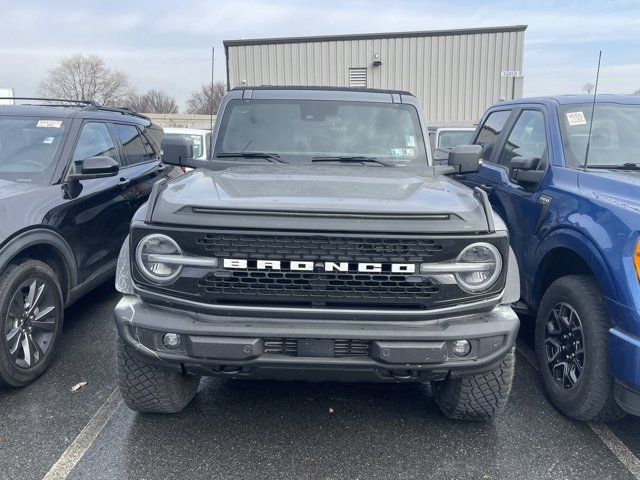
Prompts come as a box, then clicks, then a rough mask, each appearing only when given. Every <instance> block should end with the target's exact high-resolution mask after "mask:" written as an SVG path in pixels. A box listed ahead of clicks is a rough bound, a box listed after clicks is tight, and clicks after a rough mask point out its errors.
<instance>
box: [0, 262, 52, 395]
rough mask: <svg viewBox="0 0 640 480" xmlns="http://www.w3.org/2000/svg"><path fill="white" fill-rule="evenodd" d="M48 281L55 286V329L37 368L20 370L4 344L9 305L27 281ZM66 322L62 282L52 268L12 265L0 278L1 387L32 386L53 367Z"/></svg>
mask: <svg viewBox="0 0 640 480" xmlns="http://www.w3.org/2000/svg"><path fill="white" fill-rule="evenodd" d="M29 278H39V279H45V280H47V281H48V282H49V284H50V286H51V287H52V291H51V294H52V295H53V297H54V299H53V303H54V305H53V306H54V307H55V312H56V314H55V327H54V329H53V336H52V338H51V339H50V341H49V348H48V350H47V351H46V352H45V354H44V356H42V358H40V359H39V360H38V361H37V363H35V365H33V366H31V367H27V368H21V367H19V366H18V365H16V364H15V363H14V362H13V361H12V360H11V357H10V355H9V350H8V345H7V342H6V341H5V321H6V316H7V310H8V308H9V302H10V299H11V297H12V296H13V294H14V293H15V292H16V289H17V288H19V285H20V284H21V283H22V282H23V281H24V280H26V279H29ZM63 319H64V302H63V299H62V290H61V288H60V279H59V278H58V276H57V275H56V273H55V272H54V271H53V270H52V269H51V267H50V266H49V265H47V264H46V263H44V262H41V261H40V260H24V261H22V262H16V263H13V264H11V265H9V266H8V267H7V268H6V269H5V271H4V272H3V273H2V275H0V333H1V334H2V335H1V336H0V386H9V387H23V386H25V385H28V384H30V383H31V382H33V381H34V380H35V379H37V378H38V377H39V376H40V375H42V374H43V373H44V371H45V370H46V369H47V368H48V367H49V365H51V363H52V362H53V359H54V357H55V353H56V347H57V345H58V340H59V339H60V334H61V332H62V323H63Z"/></svg>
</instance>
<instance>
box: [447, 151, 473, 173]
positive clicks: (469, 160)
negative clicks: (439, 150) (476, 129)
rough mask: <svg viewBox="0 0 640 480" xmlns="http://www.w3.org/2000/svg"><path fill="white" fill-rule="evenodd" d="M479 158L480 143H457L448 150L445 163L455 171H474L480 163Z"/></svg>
mask: <svg viewBox="0 0 640 480" xmlns="http://www.w3.org/2000/svg"><path fill="white" fill-rule="evenodd" d="M481 158H482V146H481V145H457V146H455V147H453V148H452V149H451V152H449V157H448V158H447V165H449V166H450V167H453V168H454V169H455V170H456V173H476V172H477V171H478V170H480V166H481V165H482V162H481Z"/></svg>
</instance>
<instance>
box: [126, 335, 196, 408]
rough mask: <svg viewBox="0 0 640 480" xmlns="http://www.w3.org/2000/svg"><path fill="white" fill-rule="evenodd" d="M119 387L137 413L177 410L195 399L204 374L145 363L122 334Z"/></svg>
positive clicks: (128, 404)
mask: <svg viewBox="0 0 640 480" xmlns="http://www.w3.org/2000/svg"><path fill="white" fill-rule="evenodd" d="M116 365H117V372H118V386H119V387H120V394H121V395H122V399H123V400H124V403H126V405H127V406H128V407H129V408H130V409H131V410H135V411H136V412H144V413H177V412H179V411H181V410H182V409H183V408H184V407H186V406H187V404H188V403H189V402H190V401H191V399H193V396H194V395H195V394H196V391H197V390H198V385H199V384H200V377H199V376H197V375H191V374H185V373H182V372H173V371H167V370H163V369H161V368H158V367H156V366H155V365H151V364H148V363H145V362H144V361H143V360H141V359H140V357H138V356H137V355H136V353H135V352H134V351H133V349H132V348H131V347H129V346H128V345H127V344H126V343H125V342H124V340H122V338H120V335H118V338H117V340H116Z"/></svg>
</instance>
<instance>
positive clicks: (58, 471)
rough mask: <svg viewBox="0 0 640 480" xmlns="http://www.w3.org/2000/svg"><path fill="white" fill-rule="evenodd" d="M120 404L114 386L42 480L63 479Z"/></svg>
mask: <svg viewBox="0 0 640 480" xmlns="http://www.w3.org/2000/svg"><path fill="white" fill-rule="evenodd" d="M121 404H122V398H121V397H120V392H119V390H118V389H117V388H116V389H115V390H114V391H113V392H111V395H109V397H108V398H107V399H106V400H105V402H104V403H103V404H102V405H101V406H100V408H99V409H98V411H97V412H96V413H95V414H94V415H93V417H91V420H89V423H87V424H86V425H85V427H84V428H83V429H82V431H81V432H80V433H79V434H78V436H77V437H76V438H75V440H74V441H73V442H72V443H71V445H69V446H68V447H67V449H66V450H65V451H64V452H63V453H62V455H61V456H60V458H58V460H57V461H56V463H55V464H54V465H53V466H52V467H51V469H50V470H49V471H48V472H47V474H46V475H45V476H44V477H43V480H63V479H65V478H67V476H68V475H69V473H70V472H71V470H73V467H75V466H76V464H77V463H78V462H79V461H80V459H82V457H83V455H84V454H85V452H86V451H87V450H88V449H89V447H90V446H91V444H92V443H93V442H94V441H95V440H96V438H98V435H100V432H101V431H102V429H103V428H104V427H105V425H106V424H107V422H108V421H109V419H110V418H111V416H112V415H113V413H114V412H115V411H116V409H117V408H118V407H119V406H120V405H121Z"/></svg>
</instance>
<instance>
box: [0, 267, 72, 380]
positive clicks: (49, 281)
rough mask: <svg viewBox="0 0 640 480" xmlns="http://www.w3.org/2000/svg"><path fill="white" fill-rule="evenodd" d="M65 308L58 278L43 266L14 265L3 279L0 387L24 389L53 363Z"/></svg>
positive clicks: (0, 291) (0, 282) (0, 285)
mask: <svg viewBox="0 0 640 480" xmlns="http://www.w3.org/2000/svg"><path fill="white" fill-rule="evenodd" d="M63 315H64V305H63V302H62V291H61V290H60V283H59V280H58V277H57V276H56V274H55V273H54V272H53V270H51V268H50V267H49V266H48V265H47V264H46V263H44V262H41V261H39V260H25V261H23V262H22V263H16V264H12V265H10V266H9V267H7V269H6V270H5V271H4V273H3V274H2V275H1V276H0V332H2V334H3V335H2V337H1V338H0V384H4V385H8V386H12V387H23V386H25V385H27V384H29V383H31V382H33V381H34V380H35V379H36V378H38V377H39V376H40V375H42V373H43V372H44V371H45V370H46V369H47V367H48V366H49V365H50V364H51V362H52V361H53V356H54V353H55V348H56V345H57V342H58V339H59V338H60V332H61V331H62V319H63Z"/></svg>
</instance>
